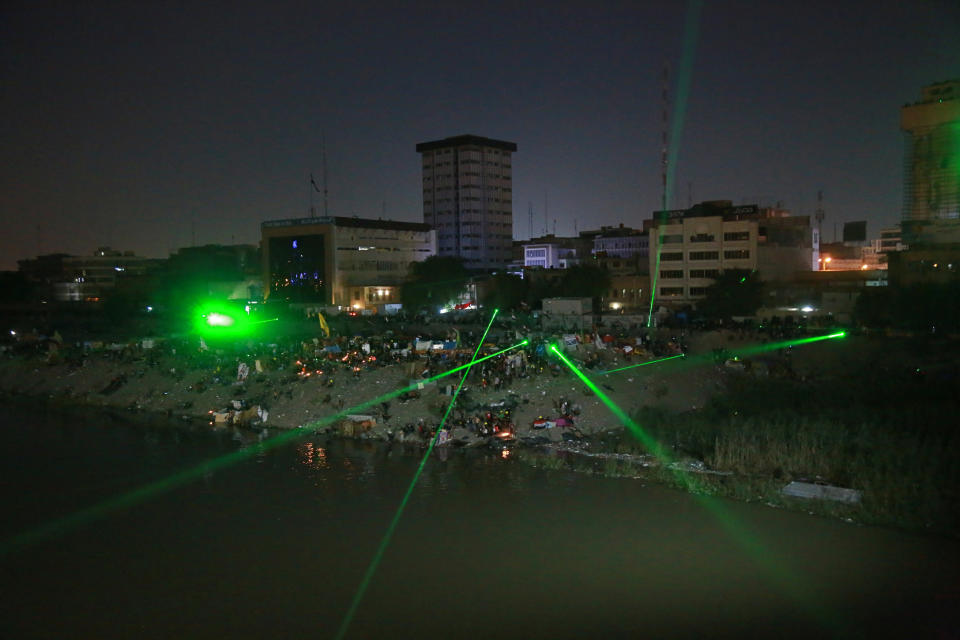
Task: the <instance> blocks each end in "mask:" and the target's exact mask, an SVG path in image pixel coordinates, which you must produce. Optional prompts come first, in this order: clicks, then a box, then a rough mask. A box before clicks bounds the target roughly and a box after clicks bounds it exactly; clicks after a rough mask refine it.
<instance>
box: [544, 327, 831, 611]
mask: <svg viewBox="0 0 960 640" xmlns="http://www.w3.org/2000/svg"><path fill="white" fill-rule="evenodd" d="M550 350H551V351H553V352H554V353H555V354H556V355H557V357H558V358H559V359H560V361H561V362H563V363H564V364H565V365H566V366H567V368H568V369H570V371H572V372H573V374H574V375H575V376H577V377H578V378H579V379H580V380H581V382H583V383H584V384H585V385H587V387H588V388H589V389H590V390H591V391H593V392H594V393H595V394H596V396H597V397H598V398H599V399H600V400H601V401H602V402H603V403H604V405H606V407H607V408H608V409H609V410H610V411H611V413H613V414H614V415H615V416H616V417H617V419H618V420H619V421H620V422H621V423H622V424H623V425H624V426H625V427H626V428H627V430H628V431H629V432H630V433H631V434H633V435H634V437H636V438H637V440H639V441H640V443H641V444H642V445H643V446H644V447H645V448H646V449H647V451H649V452H650V453H651V454H653V455H654V456H655V457H656V458H657V459H658V460H659V461H660V463H661V465H662V466H663V467H664V468H665V469H667V470H669V471H670V472H671V473H672V474H673V475H674V477H675V478H676V480H677V481H678V482H679V484H680V485H681V486H682V487H684V489H686V490H687V491H689V492H690V493H691V494H692V495H693V496H694V497H695V499H696V500H697V501H698V502H700V503H701V504H702V505H703V506H704V507H705V508H706V510H707V511H708V512H710V513H711V514H712V515H713V516H714V517H715V518H716V519H717V521H718V522H719V523H720V525H721V526H722V527H723V528H724V529H725V530H726V531H727V533H728V534H729V535H730V538H731V539H732V540H733V541H734V542H736V543H737V544H738V545H739V546H741V547H742V548H743V550H744V551H746V552H747V554H748V555H749V556H751V557H752V558H753V559H754V561H755V562H756V563H757V564H758V566H760V567H761V568H763V569H764V570H765V571H767V573H768V574H769V575H770V576H771V577H772V578H773V579H774V581H775V582H776V583H777V584H778V585H779V586H780V587H781V588H782V589H783V590H784V592H786V593H787V594H788V595H789V596H790V597H792V598H793V599H794V600H795V601H797V602H799V603H801V604H803V605H805V606H806V607H807V608H808V609H809V610H810V611H811V612H813V614H814V615H815V616H816V617H817V618H818V619H819V621H820V622H821V623H822V624H824V625H826V626H831V627H834V628H839V627H841V626H842V625H841V624H840V623H839V621H838V620H837V619H836V617H835V616H833V615H831V614H828V613H827V612H826V610H825V608H824V607H823V606H822V605H821V604H820V603H819V602H817V601H816V599H815V593H814V591H813V589H811V588H810V587H809V586H808V585H804V584H802V582H801V581H800V579H799V577H798V576H797V575H796V574H795V572H793V571H791V570H790V569H789V568H788V567H786V566H785V564H783V563H782V562H778V560H777V559H776V558H775V556H774V554H773V553H772V552H771V551H769V550H768V549H767V548H766V546H765V545H763V544H762V543H761V542H760V540H759V538H758V537H757V536H756V535H755V534H753V533H752V532H750V531H748V530H747V529H746V528H745V527H744V526H743V525H742V524H741V523H740V522H739V521H738V520H737V519H736V518H734V517H733V516H732V515H731V514H730V513H729V512H728V511H727V510H726V509H724V508H723V506H722V505H721V503H720V502H719V501H717V500H715V499H712V498H710V497H709V496H708V495H706V492H705V490H704V488H703V487H701V486H698V483H697V482H695V481H694V479H693V477H692V476H691V474H688V473H685V472H684V471H683V470H682V469H681V468H680V467H679V466H678V465H676V464H674V462H673V460H672V457H671V456H670V455H669V453H668V452H667V451H666V449H665V448H664V447H663V446H662V445H661V444H660V443H659V442H658V441H657V440H656V439H655V438H653V437H652V436H651V435H650V434H648V433H647V432H646V431H645V430H644V429H643V428H641V427H640V425H639V424H637V422H636V421H635V420H633V419H632V418H631V417H630V416H629V415H627V413H626V412H625V411H624V410H623V409H622V408H620V406H619V405H618V404H617V403H616V402H614V401H613V400H612V399H611V398H610V397H609V396H608V395H607V394H606V393H604V392H603V391H602V390H601V389H600V388H598V387H597V385H596V384H594V382H593V381H592V380H590V378H588V377H587V376H586V375H585V374H584V373H583V372H582V371H581V370H580V369H579V368H578V367H576V366H575V365H574V364H573V363H572V362H570V360H569V359H568V358H567V357H566V356H565V355H564V354H563V353H561V352H560V350H559V349H557V347H556V345H550Z"/></svg>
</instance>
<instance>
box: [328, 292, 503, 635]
mask: <svg viewBox="0 0 960 640" xmlns="http://www.w3.org/2000/svg"><path fill="white" fill-rule="evenodd" d="M499 311H500V310H499V309H494V310H493V315H491V316H490V322H489V323H488V324H487V329H486V331H484V332H483V336H482V337H481V338H480V342H479V344H477V349H476V351H474V352H473V358H474V359H475V358H476V357H477V354H478V353H480V347H481V346H483V341H484V340H485V339H486V337H487V333H488V332H489V331H490V327H492V326H493V319H494V318H496V317H497V313H499ZM472 364H473V362H472V361H471V363H470V365H471V366H472ZM469 375H470V367H468V368H467V371H466V372H465V373H464V374H463V376H462V377H461V378H460V383H459V384H458V385H457V390H456V391H455V392H454V393H453V397H452V398H451V399H450V404H448V405H447V411H446V413H444V414H443V419H442V420H441V421H440V424H439V425H438V426H437V430H436V432H435V433H434V434H433V438H431V439H430V445H429V446H428V447H427V452H426V453H425V454H423V458H422V459H421V460H420V465H419V466H418V467H417V471H416V473H414V474H413V479H412V480H411V481H410V485H409V486H408V487H407V491H406V493H404V495H403V499H402V500H401V501H400V506H398V507H397V511H396V513H394V514H393V519H392V520H391V521H390V524H389V525H388V526H387V531H386V533H384V535H383V539H382V540H380V545H379V546H378V547H377V550H376V552H375V553H374V554H373V559H372V560H371V561H370V564H369V565H368V566H367V570H366V572H365V573H364V574H363V578H362V579H361V580H360V586H359V587H357V591H356V593H355V594H354V596H353V599H352V600H351V601H350V607H349V608H348V609H347V613H346V614H345V615H344V617H343V622H341V623H340V628H339V629H338V630H337V635H336V636H335V638H336V640H341V638H343V637H344V636H345V635H346V634H347V630H348V629H349V628H350V623H351V622H352V621H353V616H354V615H355V614H356V612H357V608H358V607H359V606H360V601H361V600H363V595H364V593H366V591H367V587H368V586H369V585H370V581H371V580H372V579H373V575H374V574H375V573H376V571H377V567H378V566H379V565H380V560H381V559H382V558H383V554H384V553H385V552H386V550H387V546H389V544H390V540H391V539H392V538H393V532H394V530H395V529H396V528H397V524H398V523H399V522H400V517H401V516H402V515H403V510H404V509H405V508H406V506H407V502H408V501H409V500H410V496H411V495H412V494H413V489H414V487H416V486H417V481H418V480H419V479H420V474H421V473H423V469H424V467H425V466H426V464H427V459H429V458H430V454H431V453H432V452H433V448H434V446H435V445H436V442H437V439H438V438H439V437H440V431H441V429H443V425H444V424H445V423H446V421H447V417H448V416H449V415H450V411H451V410H452V409H453V405H454V403H456V401H457V396H459V395H460V389H462V388H463V383H464V382H466V380H467V376H469Z"/></svg>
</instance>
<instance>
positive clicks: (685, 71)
mask: <svg viewBox="0 0 960 640" xmlns="http://www.w3.org/2000/svg"><path fill="white" fill-rule="evenodd" d="M702 9H703V2H702V0H690V2H688V4H687V14H686V18H685V21H684V26H683V46H682V49H681V53H680V68H679V69H678V73H677V100H676V102H675V103H674V110H673V118H671V120H670V140H669V143H670V144H669V146H668V147H667V149H668V150H667V167H666V169H667V175H666V184H665V185H664V187H663V202H662V203H661V207H660V224H659V225H658V228H657V259H656V264H655V266H654V269H653V281H652V283H651V287H650V309H649V311H648V312H647V327H648V328H649V327H650V324H651V323H652V322H653V303H654V301H655V300H656V297H657V279H658V276H659V275H660V253H661V251H662V250H663V234H664V232H665V228H666V221H667V204H668V203H669V202H670V198H671V196H672V194H673V184H674V181H675V178H676V172H677V158H678V157H679V155H680V138H681V136H682V135H683V124H684V120H685V118H686V114H687V100H688V98H689V95H690V78H692V77H693V58H694V53H695V52H696V49H697V33H698V32H699V30H700V12H701V10H702Z"/></svg>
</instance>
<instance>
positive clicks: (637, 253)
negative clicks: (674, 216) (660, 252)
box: [593, 223, 650, 258]
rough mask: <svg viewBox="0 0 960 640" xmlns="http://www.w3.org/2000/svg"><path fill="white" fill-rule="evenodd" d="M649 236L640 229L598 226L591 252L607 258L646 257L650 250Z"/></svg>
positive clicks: (621, 226) (621, 225)
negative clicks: (598, 229) (598, 230)
mask: <svg viewBox="0 0 960 640" xmlns="http://www.w3.org/2000/svg"><path fill="white" fill-rule="evenodd" d="M649 242H650V239H649V236H648V235H647V234H646V233H644V232H643V231H642V230H640V229H631V228H630V227H624V226H623V223H621V224H620V226H619V227H600V232H599V233H598V234H597V235H596V236H594V238H593V253H594V255H596V256H602V257H608V258H635V257H641V258H646V257H647V254H648V253H649V250H650V244H649Z"/></svg>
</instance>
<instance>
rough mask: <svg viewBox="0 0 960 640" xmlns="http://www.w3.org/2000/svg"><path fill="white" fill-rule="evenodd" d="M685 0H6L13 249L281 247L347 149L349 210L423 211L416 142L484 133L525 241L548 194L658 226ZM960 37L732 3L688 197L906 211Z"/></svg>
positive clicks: (568, 226)
mask: <svg viewBox="0 0 960 640" xmlns="http://www.w3.org/2000/svg"><path fill="white" fill-rule="evenodd" d="M685 12H686V5H685V4H683V3H669V2H663V3H644V4H642V5H640V6H632V5H621V4H616V3H614V4H605V5H601V6H600V7H599V8H598V9H593V10H588V9H587V8H586V6H585V5H563V6H557V5H543V6H532V7H531V6H525V7H522V8H508V7H507V6H506V5H502V6H497V5H489V6H487V7H485V8H483V9H481V10H473V11H470V12H466V11H460V10H457V9H456V8H444V9H441V8H436V7H434V8H429V7H426V6H416V7H413V8H409V7H408V8H404V9H398V8H382V7H375V6H374V5H362V6H351V7H349V8H344V7H335V8H331V7H315V6H312V5H307V4H300V3H282V4H280V5H279V6H278V7H276V8H274V7H271V8H270V10H269V11H268V10H266V9H252V8H249V7H246V8H239V9H234V8H229V9H228V8H226V7H225V6H221V7H209V8H207V7H205V8H202V9H198V10H196V11H191V12H185V11H164V10H162V9H157V8H150V7H133V8H130V7H126V6H123V5H120V6H111V5H107V4H94V5H87V6H84V7H79V8H77V7H70V8H56V9H55V8H53V7H52V6H46V7H44V6H43V5H33V4H31V5H23V6H22V7H20V8H18V7H14V6H6V7H5V8H4V9H3V10H2V16H3V20H2V26H0V40H2V42H3V44H2V45H0V54H2V68H3V77H4V85H5V91H4V99H3V106H2V110H3V111H2V114H3V118H2V119H0V121H2V124H0V127H2V135H3V138H4V140H5V143H4V145H3V147H2V149H3V150H2V154H3V155H2V158H3V166H4V168H5V171H4V172H3V173H2V175H3V178H2V182H0V194H2V195H0V212H2V216H3V223H4V229H5V233H4V234H3V245H2V246H3V253H2V256H3V262H2V263H0V269H15V268H16V261H17V260H19V259H25V258H30V257H33V256H36V255H38V254H43V253H52V252H66V253H73V254H78V255H86V254H90V253H92V252H93V251H94V250H95V249H96V248H97V247H98V246H103V245H110V246H112V247H114V248H115V249H120V250H133V251H136V252H137V254H139V255H145V256H151V257H165V256H166V255H167V254H168V253H169V252H170V251H171V250H175V249H177V248H179V247H183V246H189V245H191V244H194V243H196V244H206V243H225V244H229V243H234V242H236V243H241V242H244V243H256V242H257V240H258V238H259V225H260V222H262V221H264V220H270V219H277V218H290V217H307V216H308V215H309V207H310V189H311V188H312V186H311V184H310V175H311V173H312V174H313V175H314V176H315V177H317V180H318V181H319V180H320V179H321V177H320V176H321V175H322V174H323V152H324V148H325V150H326V156H327V175H328V189H329V203H330V205H329V212H330V214H331V215H339V216H351V215H357V216H360V217H368V218H377V217H381V216H382V217H384V218H390V219H394V220H398V221H409V222H416V221H420V220H421V219H422V212H423V202H422V199H421V198H422V195H421V175H420V169H421V167H420V160H419V155H418V154H417V153H416V151H415V145H416V143H418V142H421V141H423V140H434V139H440V138H446V137H450V136H456V135H462V134H474V135H479V136H485V137H491V138H497V139H504V140H511V141H514V142H516V143H517V144H518V146H519V148H520V150H521V151H520V152H519V153H517V154H516V155H515V158H514V166H513V175H514V178H513V182H514V200H513V231H514V233H513V237H514V238H515V239H526V238H527V237H528V236H529V235H530V224H529V219H528V207H529V203H532V205H533V208H534V216H533V229H532V231H533V234H532V235H534V236H538V235H541V234H542V233H543V232H544V230H546V231H548V232H550V233H552V232H553V231H554V220H556V231H557V233H559V234H564V235H568V234H572V233H573V232H574V228H575V224H576V227H577V228H579V229H580V230H583V229H587V228H598V227H600V226H601V225H616V224H619V223H620V222H622V223H624V224H625V225H627V226H634V227H639V226H640V224H641V223H642V220H643V219H644V218H647V217H650V215H651V213H652V212H653V211H654V210H656V209H658V208H660V202H661V192H660V173H661V166H660V153H661V150H660V138H661V130H662V99H661V91H662V75H663V68H664V64H665V63H668V64H669V66H670V68H671V77H670V82H669V85H668V86H669V94H670V96H671V99H673V98H675V97H676V96H675V95H674V94H675V93H676V75H677V68H678V62H679V59H680V53H681V42H682V38H683V25H684V15H685ZM958 32H960V8H957V7H956V6H955V5H954V4H953V3H949V2H930V3H924V4H922V5H920V4H918V5H915V6H901V5H899V4H894V3H879V4H876V3H847V4H844V5H843V6H840V7H836V6H830V5H826V4H814V5H808V4H804V5H800V4H794V5H778V6H776V7H773V6H770V7H759V8H758V7H754V6H752V5H751V4H749V3H739V2H718V3H706V4H705V5H704V6H703V8H702V10H701V12H700V18H699V21H698V31H697V34H698V35H697V38H696V49H695V52H694V57H693V66H692V75H691V78H690V92H689V95H688V98H687V110H686V117H685V118H684V119H683V134H682V136H681V138H680V139H679V140H678V141H676V142H677V143H678V145H679V147H678V148H679V153H678V162H677V164H676V184H675V189H674V194H673V197H672V198H671V201H670V202H669V203H668V206H669V208H675V207H676V208H684V207H686V206H687V205H688V203H689V202H690V201H691V200H692V202H694V203H695V202H700V201H704V200H713V199H729V200H733V201H734V202H735V203H741V204H742V203H756V204H768V205H769V204H774V203H776V202H778V201H779V202H782V203H783V205H784V206H785V207H786V208H788V209H790V210H791V211H792V212H793V213H795V214H797V215H812V214H813V212H814V210H815V208H816V198H817V192H818V191H823V193H824V206H825V209H826V212H827V218H826V222H825V224H824V232H825V233H824V235H825V239H826V240H831V239H832V238H833V229H834V225H835V224H837V225H839V226H840V229H842V223H843V222H848V221H853V220H867V221H868V222H869V233H870V235H871V236H877V235H878V234H879V230H880V228H881V227H883V226H888V225H890V224H893V223H895V222H897V221H898V220H899V218H900V215H901V207H902V188H903V172H902V161H903V153H904V149H903V134H902V133H901V132H900V131H899V115H900V107H901V106H902V105H903V104H904V103H907V102H912V101H915V100H917V99H919V97H920V92H921V89H922V87H923V86H925V85H928V84H931V83H933V82H935V81H940V80H946V79H948V78H950V77H956V76H957V75H958V70H960V47H957V46H956V43H955V34H956V33H958ZM671 115H674V114H671ZM321 188H322V187H321ZM317 202H320V203H321V204H319V205H318V204H317V203H316V202H315V206H316V207H317V209H318V212H319V213H320V214H322V213H323V207H322V198H318V200H317ZM545 203H546V204H545ZM545 208H547V209H548V211H547V212H546V216H545V215H544V214H545V211H544V209H545ZM545 218H546V220H545ZM544 227H546V229H544Z"/></svg>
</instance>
